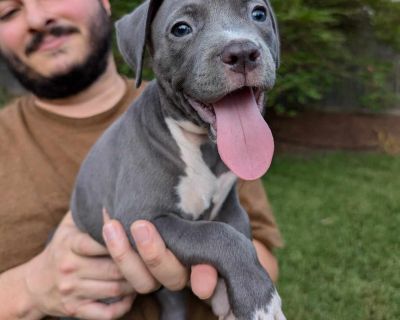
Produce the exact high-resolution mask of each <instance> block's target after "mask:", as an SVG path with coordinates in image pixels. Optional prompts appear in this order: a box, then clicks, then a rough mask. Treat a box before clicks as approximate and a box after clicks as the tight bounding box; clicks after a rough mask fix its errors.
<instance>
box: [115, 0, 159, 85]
mask: <svg viewBox="0 0 400 320" xmlns="http://www.w3.org/2000/svg"><path fill="white" fill-rule="evenodd" d="M161 4H162V0H148V1H146V2H144V3H143V4H141V5H140V6H139V7H138V8H137V9H135V10H134V11H133V12H132V13H130V14H127V15H125V16H124V17H122V18H121V19H120V20H118V21H117V22H116V24H115V27H116V31H117V43H118V48H119V50H120V52H121V54H122V56H123V57H124V59H125V61H126V62H127V63H128V64H129V65H130V67H131V68H132V69H133V70H134V71H135V76H136V87H139V86H140V84H141V83H142V69H143V59H144V53H145V51H146V44H147V42H148V41H149V38H150V32H151V23H152V21H153V19H154V17H155V15H156V13H157V10H158V8H159V7H160V6H161Z"/></svg>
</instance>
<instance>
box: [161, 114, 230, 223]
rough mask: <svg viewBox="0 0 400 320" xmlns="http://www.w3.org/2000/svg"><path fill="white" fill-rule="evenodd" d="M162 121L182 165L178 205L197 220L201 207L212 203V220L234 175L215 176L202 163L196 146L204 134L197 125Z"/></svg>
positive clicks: (228, 189) (199, 144)
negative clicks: (170, 136) (166, 127)
mask: <svg viewBox="0 0 400 320" xmlns="http://www.w3.org/2000/svg"><path fill="white" fill-rule="evenodd" d="M165 122H166V123H167V126H168V128H169V130H170V132H171V134H172V136H173V138H174V139H175V141H176V143H177V144H178V146H179V149H180V151H181V157H182V160H183V161H184V162H185V164H186V168H185V176H183V177H181V179H180V181H179V184H178V186H177V187H176V191H177V194H178V197H179V200H180V202H179V204H178V206H179V208H180V209H181V210H183V211H184V212H186V213H187V214H190V215H192V216H193V218H194V219H198V218H199V217H200V215H201V214H202V213H203V212H204V210H206V209H208V208H209V207H210V206H211V204H214V205H215V207H214V208H213V211H212V219H214V218H215V216H216V215H217V213H218V210H219V209H220V208H221V205H222V203H223V202H224V200H225V198H226V196H227V195H228V193H229V191H230V189H231V188H232V185H233V183H234V182H235V180H236V177H235V176H234V175H233V173H230V174H227V173H225V174H223V175H221V176H220V177H219V178H217V177H216V176H215V175H214V174H213V173H212V171H211V170H210V168H209V167H208V166H207V164H206V163H205V162H204V160H203V156H202V153H201V150H200V146H201V145H202V143H204V142H205V141H206V139H208V137H207V136H206V135H205V134H204V131H202V130H201V128H198V127H196V126H194V125H193V124H191V123H190V122H188V121H176V120H173V119H171V118H167V119H165ZM232 176H233V177H232ZM217 207H218V208H217Z"/></svg>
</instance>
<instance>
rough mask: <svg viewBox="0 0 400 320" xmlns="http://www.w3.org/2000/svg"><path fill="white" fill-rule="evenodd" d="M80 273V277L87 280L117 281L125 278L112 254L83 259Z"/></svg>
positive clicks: (79, 269)
mask: <svg viewBox="0 0 400 320" xmlns="http://www.w3.org/2000/svg"><path fill="white" fill-rule="evenodd" d="M83 264H84V265H83ZM78 273H79V277H80V278H82V279H85V280H104V281H113V280H114V281H115V280H123V279H125V277H124V275H123V274H122V272H121V270H120V269H119V268H118V266H117V265H116V263H115V262H114V260H113V259H112V258H111V257H110V256H108V257H102V258H89V259H81V261H80V267H79V268H78Z"/></svg>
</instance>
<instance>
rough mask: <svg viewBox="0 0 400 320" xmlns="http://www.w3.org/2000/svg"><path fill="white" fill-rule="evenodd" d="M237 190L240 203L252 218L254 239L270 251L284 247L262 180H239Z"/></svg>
mask: <svg viewBox="0 0 400 320" xmlns="http://www.w3.org/2000/svg"><path fill="white" fill-rule="evenodd" d="M237 188H238V192H239V199H240V203H241V205H242V206H243V208H244V209H245V210H246V211H247V213H248V215H249V218H250V224H251V229H252V235H253V238H254V239H257V240H258V241H261V242H262V243H263V244H264V245H265V246H266V247H267V248H268V249H269V250H273V249H274V248H281V247H283V240H282V236H281V233H280V231H279V228H278V226H277V224H276V221H275V217H274V214H273V212H272V208H271V205H270V203H269V201H268V197H267V194H266V192H265V190H264V187H263V185H262V182H261V180H260V179H258V180H255V181H244V180H239V181H238V184H237Z"/></svg>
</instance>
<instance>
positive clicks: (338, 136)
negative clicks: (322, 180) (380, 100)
mask: <svg viewBox="0 0 400 320" xmlns="http://www.w3.org/2000/svg"><path fill="white" fill-rule="evenodd" d="M268 123H269V124H270V126H271V130H272V132H273V134H274V137H275V142H276V147H277V152H297V151H298V152H302V151H309V150H351V151H381V152H382V151H383V152H386V153H390V154H400V116H399V115H371V114H358V113H323V112H304V113H300V114H298V115H297V116H296V117H287V116H278V115H276V114H269V115H268Z"/></svg>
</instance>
